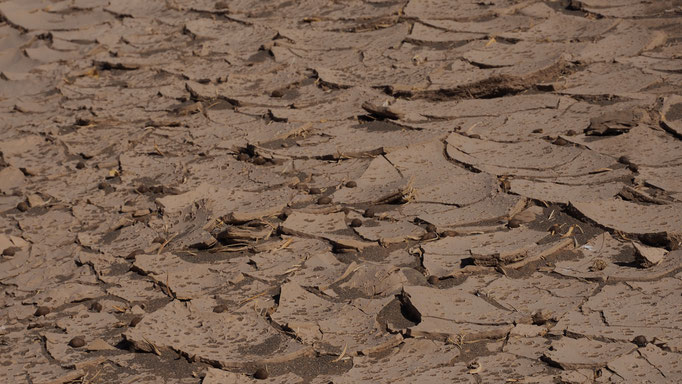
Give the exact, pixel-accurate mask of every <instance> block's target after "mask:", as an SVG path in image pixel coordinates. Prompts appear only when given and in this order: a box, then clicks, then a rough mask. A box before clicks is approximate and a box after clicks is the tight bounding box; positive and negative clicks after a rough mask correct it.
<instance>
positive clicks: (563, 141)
mask: <svg viewBox="0 0 682 384" xmlns="http://www.w3.org/2000/svg"><path fill="white" fill-rule="evenodd" d="M552 144H554V145H559V146H562V147H564V146H566V145H568V141H567V140H566V139H564V138H563V137H557V138H556V140H554V142H553V143H552Z"/></svg>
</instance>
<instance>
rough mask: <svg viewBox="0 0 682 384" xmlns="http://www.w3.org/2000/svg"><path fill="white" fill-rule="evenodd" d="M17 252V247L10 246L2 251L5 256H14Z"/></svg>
mask: <svg viewBox="0 0 682 384" xmlns="http://www.w3.org/2000/svg"><path fill="white" fill-rule="evenodd" d="M16 252H17V248H16V247H9V248H7V249H5V250H4V251H2V255H3V256H14V255H15V254H16Z"/></svg>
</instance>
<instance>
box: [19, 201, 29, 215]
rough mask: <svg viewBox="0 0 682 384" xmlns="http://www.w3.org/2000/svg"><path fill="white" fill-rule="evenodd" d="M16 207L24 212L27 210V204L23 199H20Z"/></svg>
mask: <svg viewBox="0 0 682 384" xmlns="http://www.w3.org/2000/svg"><path fill="white" fill-rule="evenodd" d="M17 209H18V210H20V211H21V212H26V211H28V204H27V203H26V202H25V201H22V202H21V203H19V204H17Z"/></svg>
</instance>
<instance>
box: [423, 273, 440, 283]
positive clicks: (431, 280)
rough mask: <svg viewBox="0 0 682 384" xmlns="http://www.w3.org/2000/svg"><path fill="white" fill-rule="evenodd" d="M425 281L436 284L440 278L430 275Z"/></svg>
mask: <svg viewBox="0 0 682 384" xmlns="http://www.w3.org/2000/svg"><path fill="white" fill-rule="evenodd" d="M426 281H428V282H429V284H431V285H436V284H438V282H439V281H440V279H439V278H438V276H434V275H431V276H429V278H428V279H426Z"/></svg>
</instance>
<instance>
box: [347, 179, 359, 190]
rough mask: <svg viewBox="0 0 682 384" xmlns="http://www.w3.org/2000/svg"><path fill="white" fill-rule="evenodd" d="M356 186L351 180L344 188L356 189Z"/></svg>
mask: <svg viewBox="0 0 682 384" xmlns="http://www.w3.org/2000/svg"><path fill="white" fill-rule="evenodd" d="M357 186H358V183H356V182H355V181H353V180H351V181H349V182H347V183H346V187H347V188H355V187H357Z"/></svg>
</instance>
